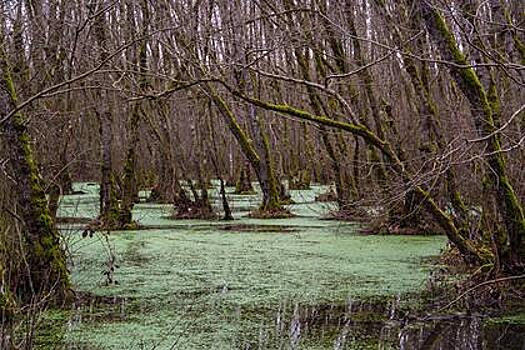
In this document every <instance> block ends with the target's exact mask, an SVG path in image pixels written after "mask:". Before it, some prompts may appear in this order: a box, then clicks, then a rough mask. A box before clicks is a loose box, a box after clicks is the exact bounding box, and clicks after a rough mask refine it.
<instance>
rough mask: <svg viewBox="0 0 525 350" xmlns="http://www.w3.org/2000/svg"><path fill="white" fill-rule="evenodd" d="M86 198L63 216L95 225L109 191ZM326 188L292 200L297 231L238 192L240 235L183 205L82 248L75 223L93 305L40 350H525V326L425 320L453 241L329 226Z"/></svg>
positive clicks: (47, 328) (47, 337) (76, 255)
mask: <svg viewBox="0 0 525 350" xmlns="http://www.w3.org/2000/svg"><path fill="white" fill-rule="evenodd" d="M75 186H76V189H77V190H82V191H84V192H85V194H82V195H72V196H66V197H65V198H64V199H63V201H62V204H61V207H60V211H59V215H61V216H63V217H77V218H94V217H95V216H96V215H97V210H98V196H97V190H98V186H96V185H94V184H86V183H82V184H76V185H75ZM326 189H327V188H326V187H323V186H314V187H313V188H312V189H311V190H308V191H292V193H291V194H292V199H293V200H294V202H295V203H296V204H294V205H291V206H289V207H288V208H289V209H290V210H291V211H292V212H293V213H294V214H296V215H297V216H296V217H294V218H289V219H272V220H261V219H252V218H249V217H248V216H247V214H248V213H249V212H250V210H253V209H254V208H256V206H257V204H258V202H259V198H258V196H257V195H249V196H238V195H233V194H231V193H230V194H229V195H228V196H229V199H230V205H231V207H232V210H233V214H234V217H235V218H236V220H235V221H232V222H222V221H199V220H178V221H174V220H169V219H168V218H167V217H168V216H169V215H170V212H171V207H170V206H169V205H160V204H159V205H157V204H151V203H140V204H138V205H136V208H135V211H134V218H135V219H136V220H137V221H138V222H139V223H140V224H141V225H144V226H145V227H144V229H141V230H137V231H116V232H115V231H114V232H111V233H109V234H107V233H96V234H95V235H94V237H91V238H89V237H88V238H82V236H81V232H82V225H81V224H80V223H78V224H75V223H69V224H63V225H62V226H61V228H62V230H63V232H64V234H65V237H66V241H67V246H68V250H69V253H70V257H71V258H70V263H71V271H72V274H73V282H74V285H75V289H76V290H77V294H78V296H79V298H78V301H77V303H76V304H75V305H74V306H73V307H72V309H71V310H66V311H57V310H51V311H49V312H47V313H45V314H44V316H43V317H42V320H41V323H40V324H41V331H40V332H39V334H40V337H39V338H38V339H37V342H38V344H39V348H42V349H57V348H58V349H62V348H63V349H86V350H87V349H89V350H95V349H96V350H98V349H366V348H373V349H378V348H380V349H430V348H432V347H431V346H433V347H434V348H443V349H445V348H446V349H454V348H457V349H466V348H472V349H498V348H501V349H514V348H515V349H523V344H525V332H524V330H525V315H524V314H523V313H521V314H519V313H518V314H516V315H510V316H506V317H503V318H490V317H486V315H482V314H464V313H454V314H450V313H449V314H447V315H431V314H426V313H425V301H424V300H423V299H422V297H421V293H422V292H424V291H425V290H427V287H428V281H429V276H430V272H431V271H432V270H435V269H436V265H435V264H436V263H435V261H436V259H434V258H435V257H436V256H438V255H439V254H440V252H441V251H442V249H443V248H444V247H445V245H446V239H445V237H442V236H417V235H416V236H373V235H362V234H359V233H358V231H359V225H358V224H356V223H350V222H342V221H335V220H321V218H322V217H324V216H325V215H326V214H328V213H329V212H330V211H331V210H333V209H334V204H333V203H316V202H314V198H315V196H316V195H318V194H320V193H323V192H324V191H326ZM228 191H229V192H232V191H233V189H232V188H229V189H228ZM212 195H213V196H214V197H217V193H214V192H213V191H212ZM142 196H146V193H142ZM218 204H219V201H218V198H217V203H216V205H217V206H218ZM458 278H459V276H458ZM415 310H417V316H414V315H413V313H414V312H416V311H415ZM436 346H437V347H436Z"/></svg>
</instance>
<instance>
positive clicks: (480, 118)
mask: <svg viewBox="0 0 525 350" xmlns="http://www.w3.org/2000/svg"><path fill="white" fill-rule="evenodd" d="M421 14H422V16H423V19H424V20H425V24H426V26H427V29H428V31H429V33H430V36H431V38H432V39H433V40H434V42H435V43H436V44H437V46H438V48H439V49H440V52H441V55H442V56H443V59H445V60H447V61H451V62H453V63H455V64H456V65H459V66H464V67H466V66H468V62H467V60H466V58H465V55H464V54H463V53H462V52H461V51H460V49H459V47H458V45H457V43H456V39H455V38H454V34H453V33H452V32H451V30H450V29H449V28H448V25H447V24H446V22H445V19H444V18H443V16H442V15H441V14H440V13H439V12H438V11H437V10H436V9H435V8H434V7H432V5H431V4H429V3H428V2H422V3H421ZM449 71H450V74H451V75H452V77H453V79H454V80H455V82H456V83H457V84H458V86H459V88H460V89H461V91H462V92H463V94H464V95H465V96H466V97H467V99H468V101H469V102H470V111H471V114H472V117H473V118H474V122H475V124H476V126H477V129H478V134H479V136H480V137H481V138H483V139H484V141H485V142H486V143H487V155H486V156H485V157H486V159H487V163H488V165H489V167H490V169H489V170H488V174H489V175H488V176H489V179H490V186H491V187H492V188H493V189H494V191H495V193H496V197H497V202H498V203H499V204H498V210H499V213H500V215H501V217H502V218H503V222H504V225H505V230H499V231H498V232H496V233H495V237H494V241H495V243H496V246H497V250H498V255H499V258H500V260H501V263H502V264H503V265H504V266H503V267H504V268H510V269H512V267H513V266H515V265H516V264H519V263H521V260H523V247H522V242H523V237H524V236H525V215H524V211H523V205H522V203H521V202H520V200H519V198H518V197H517V195H516V193H515V191H514V188H513V186H512V184H511V181H510V179H509V178H508V177H507V174H506V165H505V157H504V153H503V152H502V147H501V140H500V135H499V133H498V132H497V127H496V125H497V123H498V119H499V116H500V108H499V106H498V105H497V103H496V98H491V96H492V95H495V93H496V91H495V89H496V88H495V84H494V83H493V82H492V83H491V84H490V85H491V87H490V89H489V91H486V90H485V89H484V88H483V86H482V84H481V82H480V80H479V77H478V75H477V74H476V72H475V71H474V69H473V68H471V67H469V68H458V67H457V66H449ZM490 79H491V80H492V77H491V78H490Z"/></svg>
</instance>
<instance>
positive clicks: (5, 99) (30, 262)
mask: <svg viewBox="0 0 525 350" xmlns="http://www.w3.org/2000/svg"><path fill="white" fill-rule="evenodd" d="M0 35H1V34H0ZM1 39H2V40H0V70H1V71H0V72H1V74H2V76H1V78H0V117H1V119H2V121H3V123H2V131H3V133H2V137H3V141H4V144H5V145H6V147H7V149H8V152H9V160H10V166H11V168H12V172H13V177H14V179H15V180H16V181H15V183H16V186H17V189H16V191H17V193H18V197H17V205H18V210H19V211H18V212H19V214H20V218H21V219H22V221H23V224H24V227H23V236H22V239H23V241H22V245H23V248H24V250H25V261H26V263H27V268H28V270H27V271H28V272H27V274H28V275H27V276H26V278H25V279H23V280H20V281H18V285H17V286H16V290H15V291H14V292H15V294H16V295H17V296H18V297H19V298H20V299H21V300H22V302H24V303H29V302H31V301H34V300H35V299H34V298H35V297H38V296H44V295H47V294H50V295H52V296H53V298H54V299H56V300H57V301H58V300H61V299H62V300H64V298H66V297H69V296H70V288H71V284H70V280H69V271H68V269H67V266H66V257H65V254H64V251H63V250H62V247H61V246H60V235H59V232H58V230H57V229H56V228H55V226H54V222H53V219H52V217H51V215H50V213H49V209H48V207H47V199H46V196H45V193H44V190H43V188H42V179H41V176H40V173H39V170H38V167H37V165H36V162H35V159H34V156H33V151H32V147H31V142H30V137H29V133H28V130H27V126H26V125H27V121H26V120H25V119H24V117H23V116H22V114H21V113H20V111H16V104H17V98H16V91H15V86H14V83H13V80H12V78H11V76H12V75H11V67H10V66H9V63H8V61H7V55H6V52H5V51H4V43H5V41H4V40H3V37H2V38H1Z"/></svg>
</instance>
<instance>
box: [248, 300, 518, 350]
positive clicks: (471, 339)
mask: <svg viewBox="0 0 525 350" xmlns="http://www.w3.org/2000/svg"><path fill="white" fill-rule="evenodd" d="M398 303H399V298H396V299H394V300H392V301H390V302H380V303H373V304H371V303H360V302H357V301H353V300H351V299H349V300H348V303H347V305H344V306H335V305H316V306H304V305H298V304H294V305H291V304H286V303H285V304H281V305H280V306H279V308H278V309H277V312H276V314H275V318H274V320H273V321H274V323H275V325H274V328H273V331H269V332H268V331H267V332H264V331H263V330H262V329H263V328H262V327H261V331H260V335H259V339H258V340H251V339H244V346H243V348H244V349H314V348H315V349H334V350H341V349H363V348H366V349H368V348H370V349H379V350H386V349H400V350H412V349H415V350H418V349H421V350H432V349H435V350H449V349H450V350H454V349H457V350H464V349H472V350H477V349H487V350H488V349H491V350H492V349H517V350H523V349H525V326H524V325H508V324H507V325H496V324H494V325H489V324H487V323H485V322H483V321H484V319H485V317H483V316H481V315H454V316H441V317H428V318H425V319H420V318H415V317H411V316H410V315H407V314H405V313H404V312H399V311H398V310H397V309H396V305H397V304H398Z"/></svg>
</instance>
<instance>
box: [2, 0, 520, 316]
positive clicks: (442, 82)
mask: <svg viewBox="0 0 525 350" xmlns="http://www.w3.org/2000/svg"><path fill="white" fill-rule="evenodd" d="M523 6H524V5H523V2H521V1H509V0H488V1H477V0H469V1H450V0H428V1H408V0H407V1H389V0H362V1H328V0H250V1H247V0H232V1H226V0H177V1H175V0H158V1H151V0H121V1H106V0H93V1H91V0H89V1H88V0H78V1H77V0H71V1H70V0H68V1H65V0H24V1H22V0H20V1H2V2H1V4H0V69H1V72H2V76H1V78H0V79H1V81H0V123H1V148H0V154H1V162H0V165H1V169H2V173H1V175H0V176H1V177H0V182H1V191H0V196H1V204H2V210H1V221H0V226H1V230H2V237H1V240H2V245H1V246H0V278H1V279H2V288H1V290H0V305H2V306H3V307H4V308H6V309H7V308H8V307H12V306H14V305H17V304H24V303H28V302H31V301H34V300H35V295H40V296H42V295H46V296H47V295H48V294H49V295H52V296H55V297H56V296H59V297H60V298H59V299H62V298H63V297H66V296H67V295H68V294H69V292H68V289H69V286H70V282H69V277H68V272H67V267H66V264H65V259H64V252H63V250H62V249H61V246H60V234H59V232H58V231H57V229H56V228H55V225H54V224H55V222H54V221H55V213H56V208H57V205H58V201H59V198H60V196H61V195H64V194H68V193H70V192H71V191H72V186H71V185H72V182H73V181H97V182H100V184H101V197H100V200H101V202H100V217H99V219H98V220H97V222H94V223H92V224H91V226H90V228H89V229H93V230H96V229H102V228H103V229H118V228H120V229H126V228H130V227H134V222H133V220H132V217H131V210H132V209H133V205H134V201H135V199H136V197H137V191H138V190H141V189H152V196H151V198H150V199H151V200H152V201H160V202H165V203H173V205H174V217H179V218H180V217H184V218H188V217H204V218H212V217H215V216H217V215H219V213H215V212H214V211H215V209H214V208H212V206H211V205H210V203H209V199H208V195H207V191H206V189H207V186H208V183H209V181H210V180H211V179H217V178H218V179H220V180H221V182H223V183H226V184H237V185H238V190H239V191H240V192H242V191H249V190H250V189H249V183H247V182H248V181H246V180H247V179H248V180H250V179H251V180H252V181H257V182H258V183H259V184H260V187H261V190H262V193H263V198H262V203H261V207H260V210H258V211H257V212H256V213H253V215H254V216H262V217H270V218H271V217H281V216H286V215H289V213H288V212H287V210H286V209H285V207H284V206H283V205H284V204H285V202H284V201H285V200H286V192H287V190H289V189H296V188H308V186H309V185H310V183H312V182H319V183H324V184H333V189H334V192H333V193H327V194H326V196H327V198H330V197H331V196H333V199H334V200H336V201H337V203H338V207H339V210H340V212H339V213H337V214H336V215H337V217H339V218H347V219H357V218H362V217H363V216H365V215H369V214H370V213H371V212H374V213H375V214H376V215H375V216H376V217H374V218H373V220H374V222H375V223H376V226H375V227H374V230H376V232H379V231H381V232H387V233H388V232H390V233H400V232H410V230H415V231H421V232H422V231H430V232H435V233H442V234H446V235H447V236H448V238H449V240H450V242H451V243H452V246H453V247H454V248H455V249H457V251H458V252H459V254H460V255H461V256H462V257H463V258H464V260H465V262H466V263H468V264H471V265H473V266H478V267H482V269H483V271H485V272H487V273H492V274H501V273H502V274H514V273H516V272H520V271H523V264H524V243H523V242H524V240H523V237H524V236H525V218H524V210H523V203H524V201H525V171H523V166H524V164H525V144H524V143H525V113H524V108H525V89H524V83H525V80H524V79H525V29H524V28H525V27H524V25H523V23H524V20H525V17H524V7H523ZM183 184H184V186H183ZM242 185H248V188H242V187H243V186H242ZM372 209H373V210H372ZM222 214H223V213H222V212H221V213H220V215H219V216H222ZM22 257H23V259H22Z"/></svg>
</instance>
